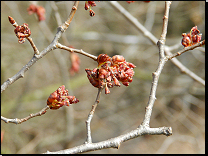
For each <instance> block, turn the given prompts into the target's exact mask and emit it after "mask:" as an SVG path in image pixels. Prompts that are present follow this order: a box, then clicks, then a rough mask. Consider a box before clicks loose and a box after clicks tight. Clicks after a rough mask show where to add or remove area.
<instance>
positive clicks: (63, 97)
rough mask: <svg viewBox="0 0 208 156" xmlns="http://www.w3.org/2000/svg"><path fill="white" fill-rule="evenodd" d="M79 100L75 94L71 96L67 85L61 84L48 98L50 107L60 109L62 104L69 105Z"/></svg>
mask: <svg viewBox="0 0 208 156" xmlns="http://www.w3.org/2000/svg"><path fill="white" fill-rule="evenodd" d="M77 102H79V100H78V99H76V98H75V96H69V93H68V90H67V89H66V90H65V86H64V85H62V86H60V87H59V88H58V89H57V90H56V91H54V92H53V93H51V94H50V96H49V97H48V100H47V105H48V106H49V107H50V109H59V108H60V107H62V106H64V105H65V106H69V103H70V104H73V103H77Z"/></svg>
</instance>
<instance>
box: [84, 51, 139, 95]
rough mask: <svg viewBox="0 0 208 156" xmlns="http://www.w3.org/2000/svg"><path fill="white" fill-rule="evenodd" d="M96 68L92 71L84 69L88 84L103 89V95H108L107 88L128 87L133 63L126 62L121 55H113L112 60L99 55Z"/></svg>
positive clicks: (104, 55) (132, 73) (133, 66)
mask: <svg viewBox="0 0 208 156" xmlns="http://www.w3.org/2000/svg"><path fill="white" fill-rule="evenodd" d="M97 62H98V67H97V68H94V69H93V70H90V69H85V71H86V72H87V77H88V79H89V81H90V83H91V84H92V85H93V86H94V87H96V88H103V87H105V94H109V93H110V90H109V88H112V87H113V86H120V83H119V81H121V82H122V84H123V85H125V86H128V85H129V83H131V82H132V80H133V79H132V77H133V76H134V71H133V68H135V67H136V66H135V65H134V64H133V63H129V62H126V60H125V58H124V57H123V56H121V55H115V56H113V57H112V58H111V57H109V56H108V55H107V54H100V55H99V56H98V58H97Z"/></svg>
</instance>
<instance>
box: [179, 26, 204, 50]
mask: <svg viewBox="0 0 208 156" xmlns="http://www.w3.org/2000/svg"><path fill="white" fill-rule="evenodd" d="M199 33H200V31H199V30H198V28H197V26H195V27H193V28H192V29H191V31H190V33H188V34H186V33H183V34H182V36H183V38H182V41H181V44H182V45H183V46H184V47H189V46H192V45H194V44H196V43H199V42H200V41H201V37H202V34H199Z"/></svg>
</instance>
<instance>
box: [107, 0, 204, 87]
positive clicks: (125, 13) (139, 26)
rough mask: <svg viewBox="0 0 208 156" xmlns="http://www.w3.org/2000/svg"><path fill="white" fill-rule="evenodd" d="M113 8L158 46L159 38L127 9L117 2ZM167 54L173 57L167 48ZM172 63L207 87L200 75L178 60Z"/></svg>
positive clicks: (112, 4)
mask: <svg viewBox="0 0 208 156" xmlns="http://www.w3.org/2000/svg"><path fill="white" fill-rule="evenodd" d="M110 4H111V6H113V8H115V9H116V10H118V12H119V13H121V15H123V16H124V17H125V18H126V19H127V20H128V21H129V22H130V23H132V24H133V26H135V27H136V28H137V29H138V30H139V31H140V32H141V33H143V35H144V36H145V37H147V38H148V39H149V40H150V41H151V42H152V43H153V44H155V45H156V44H157V38H156V37H155V36H154V35H153V34H152V33H151V32H149V31H148V30H147V29H146V28H145V27H144V26H143V25H142V24H141V23H140V22H139V21H138V20H137V19H136V18H135V17H133V16H132V15H131V14H130V13H129V12H128V11H127V10H126V9H125V8H123V7H122V6H121V5H120V4H119V3H118V2H116V1H110ZM165 54H166V55H172V53H171V52H170V51H169V50H167V48H165ZM171 62H172V63H173V64H174V65H175V66H176V67H178V68H179V69H180V70H181V72H183V73H185V74H187V75H188V76H190V77H191V78H192V79H194V80H196V81H197V82H199V83H201V84H202V85H205V81H204V80H203V79H202V78H200V77H199V76H198V75H196V74H195V73H193V72H192V71H190V70H189V69H188V68H187V67H185V66H184V65H183V64H182V63H181V62H180V61H178V59H176V58H173V59H171Z"/></svg>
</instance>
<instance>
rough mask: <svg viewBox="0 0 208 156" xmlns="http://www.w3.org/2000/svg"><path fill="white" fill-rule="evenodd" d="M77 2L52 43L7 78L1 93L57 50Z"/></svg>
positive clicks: (58, 29)
mask: <svg viewBox="0 0 208 156" xmlns="http://www.w3.org/2000/svg"><path fill="white" fill-rule="evenodd" d="M78 4H79V3H78V2H77V1H75V2H74V5H73V7H72V11H71V13H70V15H69V18H68V19H67V20H66V22H64V24H63V25H62V26H60V27H58V28H57V33H56V35H55V37H54V39H53V41H52V42H51V44H50V45H49V46H48V47H46V48H45V49H44V50H43V51H42V52H40V54H39V55H37V54H35V55H34V56H33V58H32V59H31V60H30V61H29V62H28V63H27V64H26V65H25V66H24V67H23V68H22V69H21V70H20V71H19V72H18V73H17V74H15V75H14V76H13V77H11V78H8V79H7V80H6V81H5V82H4V83H3V84H2V85H1V93H2V92H3V91H4V90H5V89H6V88H8V87H9V86H10V85H11V84H12V83H14V82H15V81H17V80H18V79H19V78H23V77H24V74H25V72H26V71H27V70H28V69H29V68H30V67H31V66H33V65H34V64H35V63H36V62H37V61H38V60H39V59H41V58H42V57H43V56H44V55H46V54H47V53H49V52H50V51H52V50H54V49H57V47H56V45H57V44H58V41H59V39H60V37H61V35H62V33H63V32H64V31H65V30H66V29H67V28H68V26H69V24H70V23H71V21H72V19H73V17H74V14H75V12H76V10H77V7H78Z"/></svg>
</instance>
